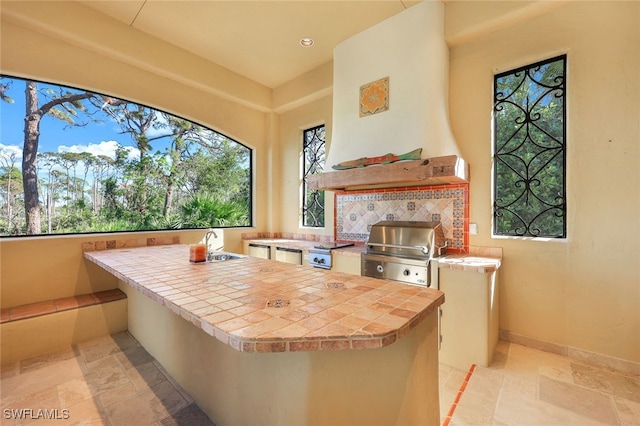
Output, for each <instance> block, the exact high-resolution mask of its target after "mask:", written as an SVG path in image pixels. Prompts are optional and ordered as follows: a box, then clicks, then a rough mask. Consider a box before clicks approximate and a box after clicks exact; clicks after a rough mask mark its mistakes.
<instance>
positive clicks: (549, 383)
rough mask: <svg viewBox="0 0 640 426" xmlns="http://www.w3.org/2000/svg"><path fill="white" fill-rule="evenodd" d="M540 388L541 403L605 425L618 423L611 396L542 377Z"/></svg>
mask: <svg viewBox="0 0 640 426" xmlns="http://www.w3.org/2000/svg"><path fill="white" fill-rule="evenodd" d="M539 386H540V388H539V391H538V392H539V395H540V400H541V401H546V402H549V403H551V404H553V405H557V406H558V407H562V408H564V409H566V410H570V411H573V412H575V413H577V414H579V415H581V416H584V417H586V418H590V419H594V420H597V421H599V422H602V423H605V424H610V425H615V424H617V423H618V420H617V416H616V413H615V408H614V406H613V400H612V398H611V397H610V396H609V395H605V394H603V393H601V392H597V391H594V390H591V389H587V388H583V387H581V386H578V385H574V384H571V383H565V382H561V381H558V380H554V379H551V378H549V377H546V376H541V377H540V384H539Z"/></svg>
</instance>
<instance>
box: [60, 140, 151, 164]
mask: <svg viewBox="0 0 640 426" xmlns="http://www.w3.org/2000/svg"><path fill="white" fill-rule="evenodd" d="M125 148H126V149H128V150H129V155H128V156H127V157H128V158H129V159H130V160H131V159H134V158H139V157H140V151H139V150H138V149H137V148H133V147H130V146H128V147H125ZM117 149H118V142H116V141H102V142H100V143H89V144H88V145H71V146H66V145H60V146H59V147H58V152H75V153H80V152H88V153H90V154H93V155H95V156H96V157H97V156H98V155H106V156H107V157H110V158H112V159H114V160H115V158H116V150H117Z"/></svg>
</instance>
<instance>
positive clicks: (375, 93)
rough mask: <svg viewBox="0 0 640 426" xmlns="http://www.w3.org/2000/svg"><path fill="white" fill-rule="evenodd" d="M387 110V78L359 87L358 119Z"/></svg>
mask: <svg viewBox="0 0 640 426" xmlns="http://www.w3.org/2000/svg"><path fill="white" fill-rule="evenodd" d="M388 109H389V77H385V78H381V79H380V80H376V81H374V82H371V83H368V84H365V85H364V86H360V117H366V116H368V115H373V114H377V113H379V112H383V111H387V110H388Z"/></svg>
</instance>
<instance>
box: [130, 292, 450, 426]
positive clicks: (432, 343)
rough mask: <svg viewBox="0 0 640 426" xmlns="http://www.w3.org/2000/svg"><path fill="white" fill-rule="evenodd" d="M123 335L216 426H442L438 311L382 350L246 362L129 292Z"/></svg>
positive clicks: (253, 356) (249, 356) (251, 356)
mask: <svg viewBox="0 0 640 426" xmlns="http://www.w3.org/2000/svg"><path fill="white" fill-rule="evenodd" d="M120 287H121V289H122V290H123V291H124V292H126V293H127V295H128V302H129V309H128V315H129V332H130V333H131V334H132V335H133V336H134V337H135V338H136V339H138V341H139V342H140V343H141V344H142V345H143V346H144V347H145V349H146V350H147V351H148V352H149V353H150V354H151V355H152V356H153V357H155V358H156V359H157V360H158V361H159V362H160V363H161V364H162V366H163V367H164V368H165V369H166V370H167V372H168V373H169V374H170V375H171V376H172V377H173V378H174V379H175V380H176V381H177V382H178V384H180V386H182V387H183V388H184V389H185V390H186V391H187V392H188V393H189V394H190V395H191V396H192V397H193V399H194V401H195V402H196V403H197V404H198V406H199V407H200V408H201V409H202V410H203V411H205V412H206V413H207V415H208V416H209V417H210V418H211V419H212V421H214V422H215V423H216V424H219V425H234V424H262V425H291V424H301V425H302V424H304V425H354V424H367V425H404V424H420V425H426V426H429V425H434V426H436V425H439V423H440V418H439V417H440V413H439V396H438V349H437V348H438V343H437V339H438V330H437V316H436V312H435V311H434V312H433V313H432V314H430V315H429V316H428V317H427V318H425V319H424V320H423V321H422V322H421V323H420V324H419V325H418V326H417V327H415V328H414V329H413V330H411V332H410V333H409V334H408V335H406V336H404V337H403V338H402V339H400V340H399V341H397V342H395V343H393V344H391V345H389V346H386V347H384V348H378V349H361V350H343V351H315V352H281V353H246V352H238V351H236V350H234V349H233V348H231V347H230V346H228V345H226V344H224V343H222V342H220V341H218V340H216V339H215V338H214V337H212V336H210V335H208V334H206V333H204V332H203V331H202V330H201V329H199V328H197V327H195V326H194V325H193V324H191V323H189V322H187V321H186V320H184V319H183V318H181V317H180V316H178V315H176V314H174V313H172V312H171V311H170V310H168V309H167V308H166V307H165V306H162V305H160V304H158V303H156V302H154V301H152V300H151V299H149V298H147V297H146V296H144V295H143V294H141V293H139V292H137V291H135V290H134V289H132V288H131V287H129V286H128V285H126V284H124V283H120Z"/></svg>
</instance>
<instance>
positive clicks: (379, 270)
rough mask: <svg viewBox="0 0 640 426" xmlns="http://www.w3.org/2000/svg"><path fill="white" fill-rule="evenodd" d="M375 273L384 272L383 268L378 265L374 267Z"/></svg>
mask: <svg viewBox="0 0 640 426" xmlns="http://www.w3.org/2000/svg"><path fill="white" fill-rule="evenodd" d="M376 271H378V272H380V273H383V272H384V268H383V267H382V265H378V266H376Z"/></svg>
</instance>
